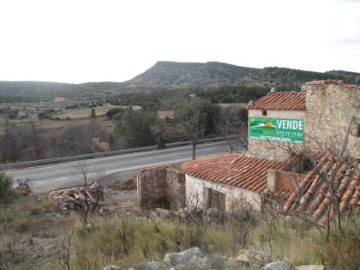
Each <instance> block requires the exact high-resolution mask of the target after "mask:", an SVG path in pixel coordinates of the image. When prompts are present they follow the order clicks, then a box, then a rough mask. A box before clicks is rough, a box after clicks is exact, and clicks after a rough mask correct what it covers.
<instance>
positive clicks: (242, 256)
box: [235, 249, 251, 264]
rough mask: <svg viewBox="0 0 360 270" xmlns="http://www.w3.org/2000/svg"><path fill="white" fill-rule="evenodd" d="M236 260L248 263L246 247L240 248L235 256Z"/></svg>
mask: <svg viewBox="0 0 360 270" xmlns="http://www.w3.org/2000/svg"><path fill="white" fill-rule="evenodd" d="M235 260H236V261H238V262H240V263H244V264H250V262H251V259H250V250H247V249H242V250H240V251H239V252H238V254H237V256H236V258H235Z"/></svg>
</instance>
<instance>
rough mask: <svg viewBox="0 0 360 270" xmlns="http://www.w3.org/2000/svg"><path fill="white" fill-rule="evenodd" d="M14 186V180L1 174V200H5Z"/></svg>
mask: <svg viewBox="0 0 360 270" xmlns="http://www.w3.org/2000/svg"><path fill="white" fill-rule="evenodd" d="M12 186H13V179H12V178H11V177H10V176H7V175H5V173H3V172H0V200H5V199H6V196H7V195H8V193H9V191H10V189H11V188H12Z"/></svg>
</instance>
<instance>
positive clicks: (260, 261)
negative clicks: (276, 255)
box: [250, 249, 271, 266]
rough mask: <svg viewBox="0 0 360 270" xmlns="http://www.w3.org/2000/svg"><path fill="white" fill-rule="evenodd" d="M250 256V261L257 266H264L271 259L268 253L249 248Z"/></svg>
mask: <svg viewBox="0 0 360 270" xmlns="http://www.w3.org/2000/svg"><path fill="white" fill-rule="evenodd" d="M250 257H251V260H252V263H253V264H255V265H258V266H264V265H265V264H267V263H270V262H271V259H270V257H269V256H268V255H266V254H265V253H263V252H261V251H257V250H254V249H252V250H250Z"/></svg>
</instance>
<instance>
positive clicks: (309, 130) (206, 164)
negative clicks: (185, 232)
mask: <svg viewBox="0 0 360 270" xmlns="http://www.w3.org/2000/svg"><path fill="white" fill-rule="evenodd" d="M359 105H360V87H359V86H354V85H345V84H343V83H342V82H341V81H334V80H326V81H315V82H309V83H306V84H305V85H304V86H303V87H302V91H301V92H276V91H271V92H270V93H268V95H266V96H264V97H262V98H260V99H259V100H257V101H255V102H254V103H253V104H251V106H250V107H249V125H248V126H249V132H248V139H249V146H248V151H247V152H246V153H242V154H237V153H232V154H226V155H221V156H213V157H208V158H203V159H199V160H192V161H188V162H185V163H183V164H182V165H181V172H180V173H179V175H182V176H181V178H176V177H175V178H176V179H175V178H174V177H173V176H174V175H173V174H172V176H167V175H168V173H164V175H165V177H163V178H162V180H161V179H159V178H154V177H146V174H148V173H149V171H146V170H145V171H143V172H141V173H140V174H139V186H140V187H144V185H145V186H146V185H150V186H151V185H153V186H154V185H155V186H156V185H157V187H162V191H161V192H160V193H156V192H148V193H147V194H151V195H150V197H152V196H153V197H156V198H157V199H158V200H160V201H161V200H165V201H173V204H172V206H173V207H174V206H175V208H176V207H183V206H184V205H185V206H188V207H191V206H192V205H194V204H199V203H200V204H201V205H202V207H203V208H211V207H217V208H220V209H223V210H225V211H229V210H230V209H231V208H232V207H233V206H234V204H237V203H239V201H240V200H242V201H244V200H245V201H246V202H247V203H248V204H250V205H251V206H252V207H253V208H255V209H260V208H261V207H262V206H263V204H264V202H266V201H277V202H281V203H282V206H283V211H284V213H287V214H289V215H290V214H294V213H300V212H301V213H304V214H306V215H307V217H308V218H309V219H312V220H314V222H318V223H320V224H324V222H326V220H327V218H328V216H329V215H328V213H329V211H330V212H331V213H330V216H332V215H334V213H333V210H332V209H331V205H332V204H331V202H332V200H333V199H334V198H336V199H337V200H338V202H339V206H340V211H342V212H344V211H346V210H352V211H356V212H359V211H360V108H359V107H360V106H359ZM169 177H170V178H169ZM150 178H151V179H152V180H151V181H149V179H150ZM171 179H172V180H171ZM179 179H180V180H179ZM150 183H151V184H150ZM164 183H165V184H164ZM169 188H170V191H171V192H170V193H169ZM155 189H156V188H154V187H153V188H152V190H155ZM174 190H177V191H181V192H180V193H179V192H177V191H176V192H174ZM144 192H145V191H141V188H140V191H139V201H140V204H142V205H143V206H144V205H149V204H148V202H150V201H151V200H148V199H145V200H144V198H147V197H146V196H148V195H146V196H144V195H142V194H141V193H144ZM159 194H162V195H161V196H159ZM166 194H171V196H167V195H166Z"/></svg>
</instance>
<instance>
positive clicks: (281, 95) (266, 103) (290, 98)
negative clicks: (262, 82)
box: [249, 92, 306, 111]
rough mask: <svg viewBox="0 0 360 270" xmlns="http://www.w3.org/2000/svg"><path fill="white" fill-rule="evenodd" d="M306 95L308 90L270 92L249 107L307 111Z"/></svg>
mask: <svg viewBox="0 0 360 270" xmlns="http://www.w3.org/2000/svg"><path fill="white" fill-rule="evenodd" d="M305 95H306V92H270V93H268V94H267V95H266V96H264V97H262V98H260V99H258V100H257V101H255V103H254V105H252V106H250V107H249V109H250V110H251V109H255V110H296V111H305V110H306V106H305Z"/></svg>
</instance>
